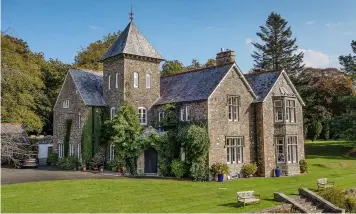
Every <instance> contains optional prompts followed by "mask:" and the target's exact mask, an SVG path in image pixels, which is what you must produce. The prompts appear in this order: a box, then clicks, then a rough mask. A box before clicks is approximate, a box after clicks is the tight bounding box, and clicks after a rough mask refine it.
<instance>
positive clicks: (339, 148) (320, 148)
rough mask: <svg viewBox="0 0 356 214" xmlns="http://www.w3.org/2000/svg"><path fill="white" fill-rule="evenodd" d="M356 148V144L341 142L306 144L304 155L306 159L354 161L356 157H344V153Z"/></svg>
mask: <svg viewBox="0 0 356 214" xmlns="http://www.w3.org/2000/svg"><path fill="white" fill-rule="evenodd" d="M355 146H356V143H348V142H342V141H325V142H322V143H319V142H318V143H312V142H308V143H306V144H305V154H306V156H307V158H308V159H313V158H328V159H356V157H345V156H344V155H345V153H346V152H348V151H350V150H351V149H352V148H354V147H355Z"/></svg>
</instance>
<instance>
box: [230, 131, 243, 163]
mask: <svg viewBox="0 0 356 214" xmlns="http://www.w3.org/2000/svg"><path fill="white" fill-rule="evenodd" d="M243 145H244V144H243V137H227V138H226V142H225V147H226V162H227V163H228V164H234V163H243Z"/></svg>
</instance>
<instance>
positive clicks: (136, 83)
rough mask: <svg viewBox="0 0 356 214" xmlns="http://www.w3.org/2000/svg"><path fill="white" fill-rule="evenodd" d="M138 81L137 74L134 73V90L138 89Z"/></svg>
mask: <svg viewBox="0 0 356 214" xmlns="http://www.w3.org/2000/svg"><path fill="white" fill-rule="evenodd" d="M138 80H139V76H138V73H137V72H134V78H133V85H134V88H138V82H139V81H138Z"/></svg>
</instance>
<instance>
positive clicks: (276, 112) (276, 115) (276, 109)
mask: <svg viewBox="0 0 356 214" xmlns="http://www.w3.org/2000/svg"><path fill="white" fill-rule="evenodd" d="M278 103H280V105H279V104H278ZM273 111H274V121H275V122H283V101H282V100H274V101H273ZM279 116H280V117H281V118H279Z"/></svg>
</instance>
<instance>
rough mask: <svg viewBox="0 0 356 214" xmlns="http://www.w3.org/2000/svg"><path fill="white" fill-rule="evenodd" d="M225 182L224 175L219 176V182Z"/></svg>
mask: <svg viewBox="0 0 356 214" xmlns="http://www.w3.org/2000/svg"><path fill="white" fill-rule="evenodd" d="M223 181H224V174H218V182H223Z"/></svg>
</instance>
